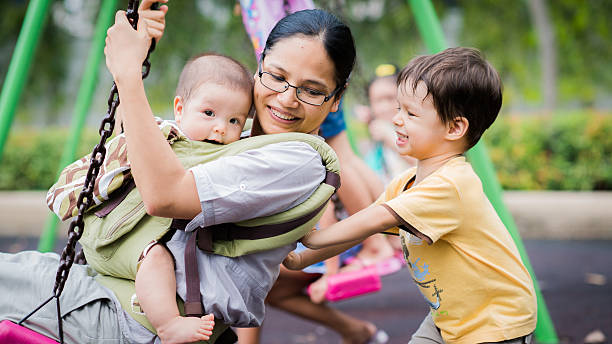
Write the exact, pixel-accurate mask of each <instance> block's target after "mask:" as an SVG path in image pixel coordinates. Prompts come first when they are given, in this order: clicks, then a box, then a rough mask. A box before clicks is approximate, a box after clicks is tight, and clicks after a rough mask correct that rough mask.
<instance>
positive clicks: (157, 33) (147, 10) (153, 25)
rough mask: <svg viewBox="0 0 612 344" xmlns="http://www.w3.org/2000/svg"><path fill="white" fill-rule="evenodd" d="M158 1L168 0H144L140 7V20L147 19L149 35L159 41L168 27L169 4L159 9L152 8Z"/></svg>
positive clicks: (165, 0)
mask: <svg viewBox="0 0 612 344" xmlns="http://www.w3.org/2000/svg"><path fill="white" fill-rule="evenodd" d="M156 2H163V3H167V2H168V0H144V1H143V2H142V3H141V4H140V6H139V7H138V17H139V19H138V21H139V22H140V21H146V22H147V33H148V35H149V37H151V38H155V41H156V42H159V40H160V39H161V38H162V36H163V34H164V29H165V28H166V13H168V6H166V5H161V6H160V7H159V9H158V10H152V9H151V6H153V4H154V3H156Z"/></svg>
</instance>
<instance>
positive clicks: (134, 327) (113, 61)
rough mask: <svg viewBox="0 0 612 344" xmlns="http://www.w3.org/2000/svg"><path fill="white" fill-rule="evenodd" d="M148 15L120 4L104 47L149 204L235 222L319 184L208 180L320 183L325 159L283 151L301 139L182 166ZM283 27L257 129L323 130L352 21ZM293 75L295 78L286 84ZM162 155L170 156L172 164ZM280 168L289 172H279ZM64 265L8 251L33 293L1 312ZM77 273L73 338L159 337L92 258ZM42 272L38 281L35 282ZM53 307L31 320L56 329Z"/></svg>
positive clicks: (8, 260)
mask: <svg viewBox="0 0 612 344" xmlns="http://www.w3.org/2000/svg"><path fill="white" fill-rule="evenodd" d="M152 2H153V0H147V1H144V2H143V4H142V7H143V9H148V7H150V5H151V3H152ZM164 8H165V7H164ZM165 10H167V9H165ZM165 10H164V11H165ZM162 19H163V18H162ZM158 22H159V21H158ZM141 23H144V24H145V25H140V27H139V30H138V31H134V30H132V29H131V27H130V26H129V24H128V22H127V19H126V17H125V14H124V13H123V12H118V14H117V16H116V21H115V25H113V27H112V28H111V29H109V31H108V36H107V46H106V48H105V53H106V55H107V66H108V68H109V70H110V71H111V73H112V74H113V77H114V79H115V82H116V84H117V86H118V89H119V93H120V94H121V101H122V107H123V113H124V118H123V125H124V128H125V133H126V138H127V145H128V152H129V155H130V160H131V163H132V173H133V175H134V179H135V181H136V184H137V186H138V188H139V191H140V193H141V196H142V199H143V201H144V204H145V207H146V209H147V212H148V213H149V214H150V215H154V216H164V217H172V218H186V219H190V218H194V217H196V218H197V220H198V221H202V223H206V224H213V223H223V222H236V221H240V220H243V219H244V218H245V217H246V218H249V217H255V216H263V215H265V214H266V213H265V211H263V210H261V209H260V208H262V204H264V205H266V207H267V209H269V211H271V210H270V209H276V211H280V210H283V209H288V208H290V207H291V206H293V205H294V204H295V203H296V202H299V201H301V200H303V199H305V198H307V196H308V195H309V193H310V192H312V190H307V191H300V193H302V195H296V192H295V191H288V192H289V193H291V192H293V194H292V196H293V198H290V197H287V196H286V194H283V193H282V192H284V191H282V190H280V191H278V193H276V194H275V195H273V196H269V195H267V194H269V192H264V191H268V190H251V191H253V193H254V194H255V196H253V197H251V198H248V197H247V198H246V201H245V198H240V199H238V200H234V201H232V199H231V197H219V193H217V194H216V195H211V192H210V191H209V189H208V186H211V185H213V186H214V185H217V186H219V188H218V189H216V190H217V191H219V190H221V191H223V190H228V189H232V190H233V189H236V190H241V191H244V190H245V189H248V187H249V185H251V184H250V183H249V181H253V180H258V181H260V180H261V179H262V178H269V180H271V183H274V182H278V183H280V181H279V180H280V179H285V180H286V179H287V177H288V176H289V175H290V176H295V175H299V176H301V178H302V179H305V178H309V179H314V180H315V184H316V183H318V182H320V181H321V180H322V179H323V176H322V175H320V172H321V171H322V165H321V162H320V161H316V160H309V161H308V163H299V164H296V165H295V166H291V167H287V166H286V164H283V159H284V157H286V156H287V155H296V154H304V155H306V156H308V155H309V154H310V155H312V154H311V153H312V151H310V152H309V151H308V150H309V149H310V150H312V148H310V147H309V146H306V145H303V144H298V143H294V142H285V143H282V144H277V146H275V147H273V149H270V150H268V151H265V150H264V149H262V150H261V151H258V152H256V154H244V155H242V156H235V157H233V158H232V159H231V160H229V159H225V160H224V161H221V162H219V161H220V160H221V159H220V160H217V161H215V162H214V163H215V164H216V165H214V166H213V167H209V166H207V165H208V164H205V165H201V166H199V168H198V169H197V171H196V170H195V169H194V170H185V169H184V168H183V167H182V165H181V164H180V162H179V161H178V160H177V158H176V156H175V155H174V154H173V152H172V151H171V149H170V148H169V146H168V144H167V143H166V141H165V139H164V138H163V136H161V135H160V132H159V129H158V128H157V125H156V124H155V121H154V120H153V116H152V112H151V109H150V107H149V106H148V102H147V99H146V95H145V93H144V87H143V85H142V80H141V79H140V77H139V75H140V69H141V62H142V60H144V57H145V56H146V51H147V49H148V44H149V42H150V39H151V36H149V35H147V33H146V32H147V29H148V30H149V31H156V30H160V29H161V30H163V20H161V24H162V25H161V28H160V26H159V25H158V24H155V23H152V25H147V24H148V23H147V22H145V21H142V22H141ZM147 26H148V28H147ZM276 28H277V29H275V32H274V33H273V34H271V35H270V38H269V39H268V43H267V45H266V49H265V56H264V57H263V58H262V62H261V65H260V70H259V73H257V74H256V75H255V79H256V83H255V84H256V86H255V90H254V101H255V109H256V111H257V115H256V117H255V121H254V126H253V130H252V135H262V134H272V133H283V132H302V133H316V132H317V131H318V128H319V126H320V124H321V122H322V121H323V120H324V118H325V116H326V115H327V114H328V113H329V112H330V111H334V110H336V109H337V108H338V103H339V100H340V96H341V94H342V92H343V91H344V89H345V87H346V81H347V79H348V76H349V74H350V72H351V70H352V67H353V64H354V60H355V48H354V43H353V39H352V36H351V34H350V30H349V29H348V28H347V27H346V26H344V25H343V24H342V23H340V22H339V21H338V20H337V19H336V18H335V17H333V16H331V15H330V14H328V13H326V12H323V11H316V10H315V11H308V12H305V13H302V14H300V15H297V16H293V17H288V19H286V20H284V21H283V22H281V23H279V24H278V25H277V26H276ZM309 30H310V31H309ZM323 32H324V33H325V34H323ZM136 75H138V77H136ZM271 81H273V82H274V83H272V82H271ZM284 83H286V87H284V88H278V87H277V86H278V85H279V84H283V85H284ZM283 90H284V92H283ZM303 92H311V93H313V94H322V95H323V97H320V98H321V99H320V102H319V101H317V102H312V101H311V102H310V103H306V102H304V101H303V100H302V99H303V98H304V93H303ZM310 99H312V98H310ZM313 104H314V105H313ZM150 151H155V152H156V154H149V152H150ZM315 153H316V152H315ZM279 159H281V160H280V161H279ZM253 160H255V163H253ZM293 160H294V161H295V160H299V159H293ZM319 160H320V159H319ZM159 161H163V164H160V163H159ZM283 166H284V167H283ZM230 167H231V169H229V168H230ZM207 168H211V169H212V168H214V169H216V170H217V171H218V169H219V168H228V169H227V171H232V172H231V174H232V176H233V178H232V176H227V174H226V175H224V176H220V175H221V174H220V173H211V174H208V173H207ZM279 168H280V169H282V171H279ZM270 171H273V172H270ZM309 174H311V175H310V177H309ZM215 176H220V177H219V178H220V179H219V180H217V181H218V183H215V180H214V179H210V178H214V177H215ZM282 177H285V178H282ZM211 182H212V183H211ZM219 183H228V184H229V185H223V184H219ZM300 184H302V183H300ZM300 187H301V185H296V189H300ZM283 189H284V188H283ZM258 191H259V192H258ZM213 194H214V192H213ZM266 195H267V196H266ZM247 196H248V195H247ZM266 197H271V198H266ZM232 202H235V203H232ZM245 202H246V203H245ZM249 202H251V203H249ZM245 209H248V211H245ZM290 246H292V247H287V248H285V249H286V250H287V251H289V250H291V249H293V247H294V245H290ZM241 258H243V257H241ZM273 258H274V259H273V260H272V261H271V262H269V263H268V265H269V270H271V272H270V275H271V276H273V277H275V272H276V274H277V273H278V264H279V263H280V260H279V259H282V257H276V256H275V257H273ZM275 260H276V261H275ZM56 268H57V256H56V255H50V254H46V255H45V254H39V253H37V252H23V253H20V254H17V255H5V254H2V255H0V275H2V280H3V283H2V285H4V286H5V287H8V286H10V288H11V289H13V290H14V289H15V288H20V289H22V291H21V293H20V294H22V295H23V294H25V295H27V296H28V300H25V299H24V300H23V302H22V300H17V301H16V299H15V295H12V294H11V291H9V290H6V292H5V293H2V295H4V296H2V297H1V298H0V309H1V310H2V312H3V314H0V317H2V318H9V319H13V320H15V319H18V318H19V317H20V316H23V313H24V310H27V309H29V308H30V307H32V308H33V307H34V306H36V304H37V302H39V300H43V299H44V298H45V296H46V295H47V294H48V293H49V291H50V290H51V289H52V288H51V284H52V283H53V276H54V275H55V269H56ZM273 269H276V271H274V270H273ZM16 270H20V271H21V273H19V274H15V273H14V271H16ZM70 277H71V278H70V279H69V280H68V282H67V283H66V286H65V288H64V294H63V295H64V296H63V297H62V298H61V303H62V310H63V314H64V334H65V337H66V340H67V341H72V342H85V341H89V342H102V341H107V342H108V341H112V342H124V341H128V342H152V341H154V340H155V336H154V334H153V333H151V332H149V331H148V330H147V329H146V328H144V327H142V326H141V325H139V324H138V323H137V322H136V321H134V319H131V318H130V317H129V316H128V315H127V314H128V313H126V312H125V310H124V309H122V308H121V305H120V304H119V303H118V302H117V299H116V297H115V296H114V295H113V294H112V293H111V292H110V291H109V290H108V289H106V288H104V287H102V286H101V285H100V284H98V283H97V282H96V280H94V279H93V277H92V273H91V271H89V270H88V269H87V267H85V266H73V269H72V272H71V274H70ZM37 281H39V282H38V283H36V282H37ZM4 282H6V283H4ZM270 284H271V283H270ZM269 287H271V285H270V286H269ZM268 289H269V288H268ZM9 295H10V299H9ZM46 308H49V309H48V310H46ZM53 308H54V307H51V306H47V307H45V308H43V310H41V311H40V312H42V314H41V313H37V314H35V315H34V316H33V317H32V318H31V320H29V321H28V322H27V323H26V325H27V326H30V327H32V328H34V329H36V330H37V331H39V332H42V333H44V334H47V335H52V336H55V332H56V330H55V329H56V325H55V322H54V321H53V319H55V316H54V312H55V310H54V309H53ZM351 320H353V319H351ZM347 326H348V325H347ZM349 327H351V326H349ZM352 327H355V326H352ZM363 327H364V329H365V330H364V331H362V332H363V334H364V335H363V336H361V338H367V334H368V333H370V332H371V333H373V331H375V328H367V329H366V328H365V327H366V326H363Z"/></svg>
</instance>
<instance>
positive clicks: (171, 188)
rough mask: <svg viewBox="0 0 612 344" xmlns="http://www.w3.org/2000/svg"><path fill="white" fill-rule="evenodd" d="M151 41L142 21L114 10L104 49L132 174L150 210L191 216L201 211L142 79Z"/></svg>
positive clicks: (192, 188)
mask: <svg viewBox="0 0 612 344" xmlns="http://www.w3.org/2000/svg"><path fill="white" fill-rule="evenodd" d="M150 42H151V36H150V35H149V33H148V27H147V21H139V26H138V31H135V30H133V29H132V27H131V26H130V24H129V22H128V20H127V17H126V15H125V12H123V11H119V12H117V14H116V16H115V24H114V25H113V26H112V27H111V28H110V29H109V30H108V32H107V38H106V47H105V49H104V52H105V54H106V65H107V66H108V69H109V71H110V72H111V74H112V75H113V78H114V80H115V83H116V85H117V88H118V90H119V95H120V99H121V104H122V110H123V111H122V113H123V118H122V120H123V125H124V129H125V133H126V138H127V145H128V154H129V157H130V162H131V164H132V173H133V175H134V180H135V181H136V185H137V187H138V189H139V191H140V194H141V196H142V199H143V201H144V204H145V207H146V209H147V212H148V213H149V214H151V215H157V216H169V217H177V218H193V217H194V216H196V215H197V214H198V213H199V212H200V211H201V209H200V202H199V200H198V195H197V192H196V187H195V181H194V179H193V175H192V174H191V173H190V172H189V171H186V170H185V169H184V168H183V166H182V165H181V163H180V161H179V160H178V158H177V157H176V156H175V155H174V153H173V152H172V149H171V148H170V146H169V145H168V143H167V142H166V140H165V139H164V137H163V135H162V134H161V132H160V131H159V129H158V128H157V125H156V123H155V120H154V118H153V112H152V111H151V108H150V106H149V102H148V100H147V97H146V94H145V90H144V85H143V82H142V77H141V68H142V62H143V61H144V59H145V57H146V54H147V51H148V48H149V44H150Z"/></svg>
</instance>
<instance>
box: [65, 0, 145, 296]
mask: <svg viewBox="0 0 612 344" xmlns="http://www.w3.org/2000/svg"><path fill="white" fill-rule="evenodd" d="M138 4H139V1H137V0H130V1H129V4H128V8H127V17H128V20H129V21H130V24H131V25H132V27H133V28H134V29H136V28H137V27H138ZM154 49H155V40H153V41H152V42H151V46H150V47H149V51H148V53H147V57H146V58H145V60H144V62H143V64H142V65H143V72H142V78H143V79H144V78H146V77H147V75H149V70H150V68H151V64H150V63H149V55H150V54H151V52H152V51H153V50H154ZM119 102H120V101H119V92H118V91H117V85H115V83H114V82H113V86H112V87H111V91H110V96H109V98H108V111H107V113H106V117H104V119H103V120H102V123H101V124H100V129H99V133H100V142H99V143H98V144H97V145H96V146H95V147H94V149H93V151H92V153H91V159H90V164H89V169H88V170H87V176H86V177H85V183H84V185H83V189H82V190H81V193H80V194H79V198H78V200H77V208H78V210H79V212H78V215H77V217H76V218H75V219H73V220H72V222H71V223H70V227H69V229H68V242H67V244H66V247H64V250H63V251H62V255H61V258H60V266H59V267H58V269H57V274H56V277H55V286H54V287H53V294H54V295H55V297H59V296H60V295H61V294H62V291H63V289H64V285H65V284H66V280H67V279H68V274H69V272H70V268H71V267H72V264H73V263H74V261H75V247H76V243H77V241H79V239H80V238H81V236H82V235H83V226H84V224H83V215H84V214H85V212H86V211H87V209H89V207H90V206H91V205H92V203H93V191H94V187H95V183H96V178H97V177H98V173H99V172H100V167H101V166H102V164H103V163H104V158H105V156H106V147H105V144H106V140H107V139H108V138H109V137H110V136H111V135H112V134H113V130H114V129H115V112H116V110H117V107H118V106H119ZM79 256H82V254H81V253H79Z"/></svg>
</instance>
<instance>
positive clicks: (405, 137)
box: [395, 132, 408, 140]
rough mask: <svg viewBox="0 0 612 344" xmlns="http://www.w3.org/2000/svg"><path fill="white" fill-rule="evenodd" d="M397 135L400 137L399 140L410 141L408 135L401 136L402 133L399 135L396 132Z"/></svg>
mask: <svg viewBox="0 0 612 344" xmlns="http://www.w3.org/2000/svg"><path fill="white" fill-rule="evenodd" d="M395 134H396V135H397V137H398V138H399V139H402V140H408V136H407V135H403V134H400V133H398V132H395Z"/></svg>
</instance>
